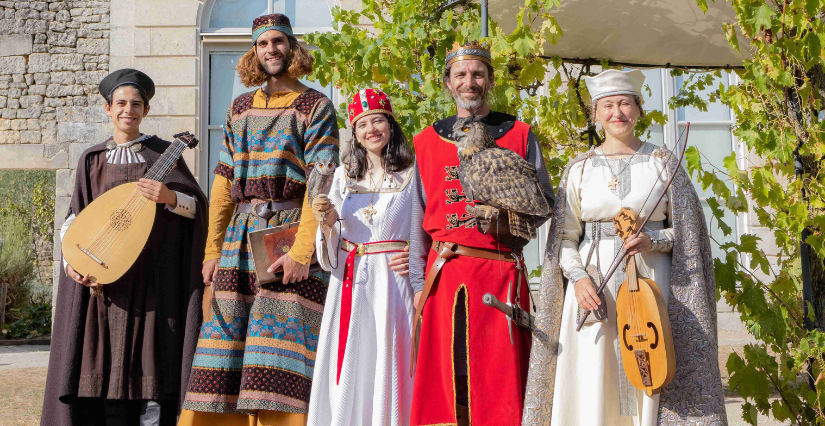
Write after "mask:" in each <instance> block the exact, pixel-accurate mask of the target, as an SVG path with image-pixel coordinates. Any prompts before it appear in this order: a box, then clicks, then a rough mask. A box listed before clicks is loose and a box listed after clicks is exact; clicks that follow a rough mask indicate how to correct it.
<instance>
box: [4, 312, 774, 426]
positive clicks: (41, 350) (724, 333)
mask: <svg viewBox="0 0 825 426" xmlns="http://www.w3.org/2000/svg"><path fill="white" fill-rule="evenodd" d="M718 311H719V317H718V318H719V363H720V366H721V367H722V376H723V381H724V382H727V371H725V368H724V367H725V363H726V362H727V359H728V356H729V355H730V353H731V352H734V351H736V352H739V353H741V351H742V346H744V345H745V344H747V343H750V342H752V339H751V338H750V335H749V334H748V333H747V331H746V330H745V328H744V326H743V325H742V323H741V322H740V321H739V316H738V314H736V313H735V312H732V311H731V310H730V308H729V307H727V306H725V305H724V304H720V305H719V306H718ZM48 363H49V347H48V346H34V345H32V346H0V383H2V384H3V385H2V386H0V413H3V414H2V415H0V426H31V425H36V424H37V423H38V419H39V418H40V411H41V404H42V400H43V388H44V386H45V383H46V367H47V366H48ZM743 403H744V401H743V400H742V399H741V398H739V397H733V396H731V397H728V398H727V399H726V401H725V407H726V409H727V412H728V422H729V425H730V426H746V425H747V423H746V422H745V421H744V420H742V404H743ZM758 424H759V426H780V425H784V424H785V423H781V422H777V421H774V420H771V419H769V418H767V417H762V416H760V418H759V422H758Z"/></svg>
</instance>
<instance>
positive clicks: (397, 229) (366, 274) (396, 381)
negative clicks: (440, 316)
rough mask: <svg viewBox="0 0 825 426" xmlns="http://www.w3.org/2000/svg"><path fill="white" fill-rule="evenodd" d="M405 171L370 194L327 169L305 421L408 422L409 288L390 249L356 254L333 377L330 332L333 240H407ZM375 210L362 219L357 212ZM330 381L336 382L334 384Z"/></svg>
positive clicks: (335, 258) (335, 315) (334, 337)
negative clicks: (318, 307) (318, 308)
mask: <svg viewBox="0 0 825 426" xmlns="http://www.w3.org/2000/svg"><path fill="white" fill-rule="evenodd" d="M412 170H413V168H412V167H411V168H409V169H408V170H406V171H403V172H400V173H393V174H392V183H391V184H386V185H383V187H382V188H381V189H379V190H378V191H375V192H373V191H365V190H360V191H359V190H357V189H355V187H353V186H349V185H348V184H347V181H348V179H347V177H346V174H345V167H339V168H338V169H337V170H336V171H335V177H334V179H333V183H332V188H331V189H330V193H329V199H330V202H331V203H332V205H333V207H334V208H335V211H336V212H337V213H338V217H339V218H340V219H341V221H340V222H339V224H340V228H339V224H336V225H335V226H334V227H333V229H332V231H331V233H330V236H329V238H328V239H327V240H326V241H324V238H322V235H323V234H322V232H321V230H320V227H319V230H318V233H317V238H316V247H319V248H321V247H324V246H326V250H327V253H329V258H327V256H326V254H325V253H324V250H320V249H319V250H318V252H317V256H318V259H319V263H320V264H321V266H322V267H323V268H324V269H326V270H328V271H332V277H331V278H330V282H329V290H328V292H327V299H326V304H325V305H324V317H323V320H322V323H321V334H320V338H319V343H318V352H317V354H318V355H317V358H316V360H315V372H314V376H313V380H312V392H311V395H310V400H309V422H308V424H309V425H317V426H331V425H336V426H344V425H352V426H356V425H357V426H361V425H391V426H404V425H408V424H409V422H410V409H411V403H412V390H413V379H412V378H411V377H410V356H411V355H410V344H411V336H412V320H413V314H414V313H415V309H414V307H413V290H412V287H411V286H410V282H409V279H408V277H407V276H406V275H398V273H396V272H395V271H393V270H391V269H390V267H389V262H390V258H392V257H393V256H394V255H395V254H396V253H378V254H368V255H366V256H362V257H356V258H355V263H354V279H353V290H352V305H351V306H352V311H351V316H350V326H349V337H348V338H347V344H346V352H345V355H344V359H343V365H342V367H341V377H340V380H336V376H337V361H338V336H339V323H340V320H341V297H342V285H343V281H344V266H345V264H346V260H347V255H348V253H347V252H345V251H343V250H341V248H340V247H341V246H340V244H341V239H346V240H348V241H351V242H353V243H367V242H377V241H392V240H395V241H408V240H409V238H410V211H411V209H412V206H411V201H412V195H413V193H412V191H411V185H410V178H411V177H412V174H413V173H412ZM370 204H372V205H373V207H374V210H375V213H374V214H373V215H372V219H371V220H367V217H366V216H365V211H366V210H365V209H366V208H367V207H368V206H369V205H370ZM339 229H340V232H339ZM336 382H337V383H336Z"/></svg>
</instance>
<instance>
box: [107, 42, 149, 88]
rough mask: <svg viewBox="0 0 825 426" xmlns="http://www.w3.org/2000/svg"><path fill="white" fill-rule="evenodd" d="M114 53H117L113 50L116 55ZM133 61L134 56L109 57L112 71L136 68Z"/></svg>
mask: <svg viewBox="0 0 825 426" xmlns="http://www.w3.org/2000/svg"><path fill="white" fill-rule="evenodd" d="M114 52H115V50H114V49H112V53H114ZM132 59H133V58H132V56H116V55H111V56H109V69H110V70H119V69H122V68H134V67H133V66H132ZM155 84H157V81H155Z"/></svg>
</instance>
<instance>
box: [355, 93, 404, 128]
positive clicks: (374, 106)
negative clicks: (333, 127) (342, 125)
mask: <svg viewBox="0 0 825 426" xmlns="http://www.w3.org/2000/svg"><path fill="white" fill-rule="evenodd" d="M347 113H348V114H349V124H350V126H353V125H355V122H356V121H358V119H359V118H361V117H363V116H365V115H367V114H376V113H382V114H389V115H391V116H393V117H395V114H394V113H393V112H392V104H391V103H390V98H389V97H387V94H386V93H384V92H382V91H380V90H378V89H361V90H359V91H358V93H356V94H355V95H354V96H353V97H352V100H351V101H350V102H349V107H347Z"/></svg>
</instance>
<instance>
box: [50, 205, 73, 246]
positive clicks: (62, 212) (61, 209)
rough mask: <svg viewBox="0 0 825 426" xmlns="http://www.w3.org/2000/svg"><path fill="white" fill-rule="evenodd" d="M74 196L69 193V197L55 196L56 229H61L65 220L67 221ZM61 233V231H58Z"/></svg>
mask: <svg viewBox="0 0 825 426" xmlns="http://www.w3.org/2000/svg"><path fill="white" fill-rule="evenodd" d="M71 203H72V197H71V195H69V196H68V197H55V198H54V229H58V230H59V229H60V228H61V227H62V226H63V222H65V221H66V213H67V212H68V211H69V206H71ZM56 234H58V237H59V234H60V232H59V231H58V232H56Z"/></svg>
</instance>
